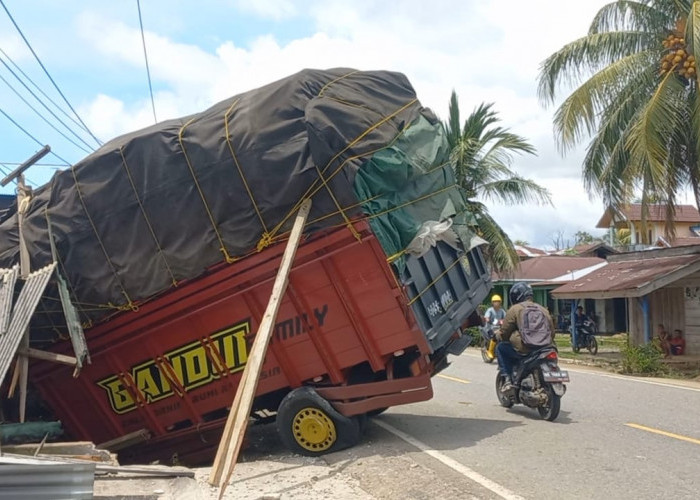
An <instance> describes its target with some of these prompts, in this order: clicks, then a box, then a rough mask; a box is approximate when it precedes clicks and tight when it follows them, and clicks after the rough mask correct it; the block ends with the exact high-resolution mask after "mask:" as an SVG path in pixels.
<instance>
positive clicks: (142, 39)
mask: <svg viewBox="0 0 700 500" xmlns="http://www.w3.org/2000/svg"><path fill="white" fill-rule="evenodd" d="M136 8H137V9H138V11H139V26H140V27H141V43H142V45H143V58H144V59H145V60H146V75H147V76H148V91H149V92H150V93H151V109H153V121H155V122H156V123H158V118H156V103H155V101H154V100H153V85H152V84H151V70H150V68H149V66H148V53H147V52H146V37H145V36H144V34H143V20H142V19H141V1H140V0H136Z"/></svg>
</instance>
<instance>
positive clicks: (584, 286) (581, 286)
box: [552, 254, 700, 298]
mask: <svg viewBox="0 0 700 500" xmlns="http://www.w3.org/2000/svg"><path fill="white" fill-rule="evenodd" d="M698 270H700V255H698V254H693V255H679V256H671V257H656V258H653V259H637V260H622V261H616V262H609V263H608V265H606V266H604V267H602V268H600V269H598V270H596V271H593V272H592V273H590V274H588V275H586V276H584V277H582V278H580V279H578V280H576V281H572V282H571V283H567V284H566V285H563V286H561V287H559V288H557V289H556V290H554V291H553V292H552V294H553V295H554V296H555V297H557V298H578V297H584V296H586V295H587V296H590V297H600V298H607V297H641V296H642V295H646V294H647V293H649V292H652V291H653V290H656V289H657V288H661V287H662V286H665V285H666V284H669V283H671V282H673V281H674V278H675V279H681V278H683V277H684V276H686V275H688V274H690V273H693V272H696V271H698Z"/></svg>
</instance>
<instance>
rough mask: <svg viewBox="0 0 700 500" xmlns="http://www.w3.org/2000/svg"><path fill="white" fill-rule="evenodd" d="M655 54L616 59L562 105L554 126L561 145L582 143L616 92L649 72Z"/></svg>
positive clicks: (555, 117)
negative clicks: (641, 74)
mask: <svg viewBox="0 0 700 500" xmlns="http://www.w3.org/2000/svg"><path fill="white" fill-rule="evenodd" d="M654 56H655V53H650V52H640V53H636V54H632V55H629V56H627V57H624V58H622V59H620V60H619V61H615V62H614V63H612V64H610V65H609V66H607V67H606V68H604V69H602V70H601V71H599V72H597V73H596V74H594V75H593V76H592V77H591V78H589V79H588V80H587V81H586V82H584V83H583V84H582V85H581V86H580V87H578V88H577V89H576V90H574V91H573V92H572V93H571V95H570V96H569V97H568V98H567V99H566V100H565V101H564V102H563V103H562V104H561V106H560V107H559V108H558V109H557V111H556V113H555V115H554V129H555V132H556V134H557V142H558V144H559V147H560V148H561V149H562V150H564V151H566V150H567V149H569V148H571V147H573V146H574V145H576V144H578V142H580V140H581V139H582V138H583V137H584V136H586V135H589V134H593V133H595V131H596V128H597V126H598V119H599V116H600V113H601V112H603V111H604V110H605V109H606V107H607V106H608V105H609V104H610V96H611V95H616V94H617V93H619V92H620V91H622V90H623V89H624V88H626V87H628V86H629V82H631V81H634V80H636V79H638V77H639V75H640V73H643V72H645V71H648V68H649V66H650V64H651V63H652V61H655V57H654Z"/></svg>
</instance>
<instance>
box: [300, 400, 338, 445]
mask: <svg viewBox="0 0 700 500" xmlns="http://www.w3.org/2000/svg"><path fill="white" fill-rule="evenodd" d="M292 431H293V433H294V439H295V440H296V442H297V444H298V445H299V446H301V447H302V448H304V449H305V450H309V451H326V450H327V449H329V448H330V447H331V446H333V443H335V440H336V439H337V435H336V433H335V424H333V421H332V420H331V419H330V417H329V416H328V415H326V413H325V412H324V411H322V410H319V409H318V408H312V407H309V408H304V409H302V410H300V411H299V412H298V413H297V414H296V415H295V416H294V421H293V423H292Z"/></svg>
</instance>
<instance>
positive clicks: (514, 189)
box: [443, 91, 551, 272]
mask: <svg viewBox="0 0 700 500" xmlns="http://www.w3.org/2000/svg"><path fill="white" fill-rule="evenodd" d="M499 122H500V119H499V118H498V114H497V113H496V111H494V110H493V104H483V103H482V104H480V105H479V106H477V107H476V108H475V109H474V111H472V113H471V114H470V115H469V116H468V117H467V119H466V120H465V122H464V125H462V123H461V121H460V117H459V104H458V101H457V94H456V93H455V92H454V91H453V92H452V96H451V98H450V109H449V117H448V119H447V120H446V121H445V122H443V126H444V128H445V133H446V135H447V140H448V143H449V145H450V148H451V151H452V153H451V160H452V162H453V165H454V169H455V175H456V177H457V182H458V184H459V185H460V187H461V188H462V189H463V191H464V194H465V196H466V198H467V200H468V202H467V209H468V210H469V212H470V213H471V215H472V216H473V220H474V228H475V230H476V232H477V233H478V234H479V235H480V236H481V237H483V238H484V239H485V240H486V241H488V242H489V244H490V250H489V258H490V260H491V265H492V266H493V268H494V269H495V270H497V271H500V272H507V271H512V270H514V269H515V268H516V267H517V265H518V263H519V260H518V255H517V254H516V252H515V248H514V247H513V243H512V242H511V240H510V238H509V237H508V235H507V234H506V233H505V232H504V231H503V229H501V227H500V226H499V225H498V223H496V221H495V220H494V219H493V217H491V215H490V214H489V211H488V208H487V207H486V205H484V203H483V202H484V201H487V200H489V201H500V202H503V203H505V204H508V205H513V204H520V203H530V202H535V203H540V202H541V203H551V198H550V195H549V191H547V190H546V189H545V188H543V187H541V186H539V185H538V184H537V183H535V182H534V181H532V180H529V179H525V178H523V177H521V176H520V175H518V174H517V173H516V172H514V171H513V170H512V168H511V167H512V164H513V160H514V158H515V156H516V155H521V154H536V153H535V148H534V147H533V146H532V145H531V144H530V143H528V142H527V140H526V139H524V138H523V137H521V136H519V135H516V134H513V133H512V132H510V131H509V130H508V129H507V128H503V127H501V126H499V125H498V123H499Z"/></svg>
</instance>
